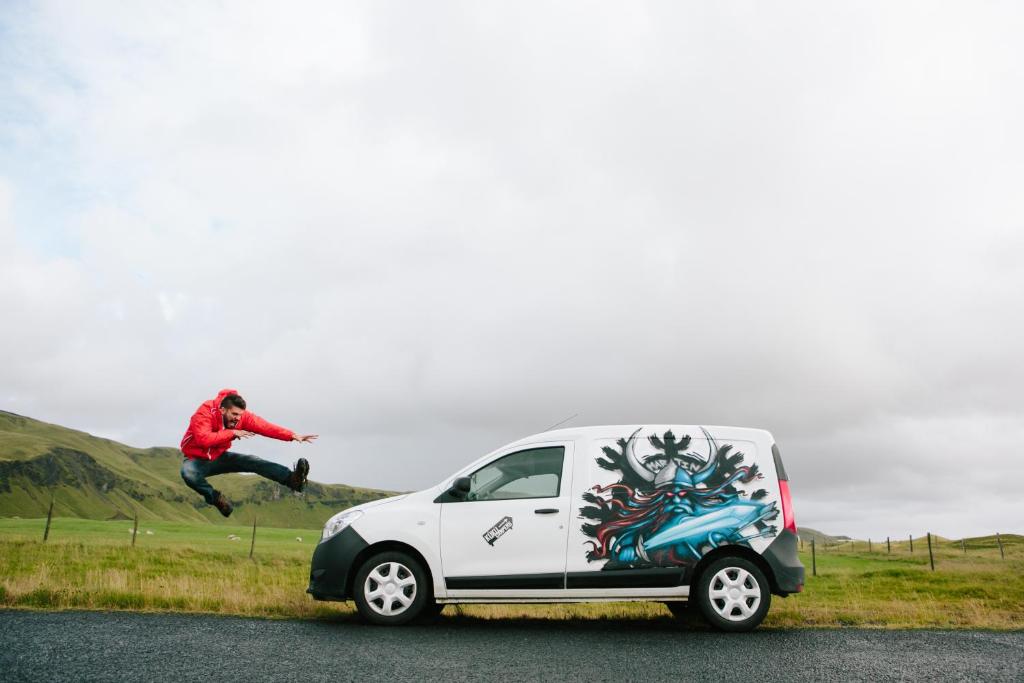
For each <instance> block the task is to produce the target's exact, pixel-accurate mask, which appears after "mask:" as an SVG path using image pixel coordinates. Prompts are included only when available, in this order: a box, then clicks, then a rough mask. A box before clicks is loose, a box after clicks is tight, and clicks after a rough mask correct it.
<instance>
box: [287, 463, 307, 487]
mask: <svg viewBox="0 0 1024 683" xmlns="http://www.w3.org/2000/svg"><path fill="white" fill-rule="evenodd" d="M308 474H309V461H308V460H306V459H305V458H299V461H298V462H297V463H295V469H294V470H292V473H291V475H290V476H289V477H288V488H290V489H291V490H292V491H301V490H302V489H304V488H306V475H308Z"/></svg>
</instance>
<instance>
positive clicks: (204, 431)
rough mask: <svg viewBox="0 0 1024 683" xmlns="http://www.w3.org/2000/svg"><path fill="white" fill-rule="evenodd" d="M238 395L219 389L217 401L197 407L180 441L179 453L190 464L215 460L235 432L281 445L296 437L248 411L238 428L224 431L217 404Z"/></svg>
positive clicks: (241, 418) (239, 422) (234, 392)
mask: <svg viewBox="0 0 1024 683" xmlns="http://www.w3.org/2000/svg"><path fill="white" fill-rule="evenodd" d="M237 393H238V392H237V391H235V390H234V389H221V390H220V393H219V394H217V398H215V399H212V400H209V401H205V402H204V403H203V404H202V405H201V406H199V408H198V409H197V410H196V412H195V415H193V416H192V419H191V420H189V423H188V430H186V432H185V436H184V437H182V439H181V451H182V453H184V454H185V456H186V457H188V458H191V459H192V460H216V459H217V458H219V457H220V456H221V455H223V454H224V451H226V450H228V448H229V447H230V446H231V441H232V439H234V438H235V432H234V430H235V429H243V430H245V431H247V432H253V433H254V434H259V435H260V436H269V437H270V438H272V439H280V440H281V441H291V440H292V438H293V437H294V436H295V433H294V432H293V431H292V430H290V429H285V428H284V427H278V426H277V425H276V424H271V423H270V422H267V421H266V420H264V419H263V418H262V417H260V416H259V415H256V414H254V413H250V412H249V411H248V410H246V411H243V412H242V416H241V417H240V418H238V424H237V425H235V426H234V427H233V428H232V429H227V428H225V427H224V416H223V415H221V413H220V403H221V401H223V400H224V397H225V396H228V395H229V394H237Z"/></svg>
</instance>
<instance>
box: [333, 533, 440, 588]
mask: <svg viewBox="0 0 1024 683" xmlns="http://www.w3.org/2000/svg"><path fill="white" fill-rule="evenodd" d="M388 551H399V552H403V553H408V554H409V555H411V556H412V557H413V559H415V560H416V561H417V562H419V563H420V566H421V567H423V571H425V572H426V573H427V587H428V588H429V590H430V594H431V597H433V593H434V575H433V573H432V572H431V571H430V563H429V562H427V558H426V557H424V556H423V553H421V552H420V551H419V550H417V549H416V548H415V547H413V546H411V545H409V544H408V543H402V542H401V541H378V542H377V543H374V544H372V545H368V546H366V547H365V548H363V549H362V550H361V551H359V554H358V555H356V557H355V559H354V560H352V571H350V572H349V575H348V579H347V583H346V586H345V594H346V595H350V596H354V595H355V583H356V574H358V573H359V568H360V567H362V566H363V562H366V560H368V559H369V558H371V557H373V556H374V555H376V554H377V553H384V552H388Z"/></svg>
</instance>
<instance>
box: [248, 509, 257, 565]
mask: <svg viewBox="0 0 1024 683" xmlns="http://www.w3.org/2000/svg"><path fill="white" fill-rule="evenodd" d="M254 548H256V515H253V516H252V543H250V544H249V559H250V560H251V559H252V551H253V549H254Z"/></svg>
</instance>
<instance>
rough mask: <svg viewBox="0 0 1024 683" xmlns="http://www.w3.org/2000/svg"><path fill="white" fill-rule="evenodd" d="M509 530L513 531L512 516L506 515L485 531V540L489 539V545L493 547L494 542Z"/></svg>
mask: <svg viewBox="0 0 1024 683" xmlns="http://www.w3.org/2000/svg"><path fill="white" fill-rule="evenodd" d="M509 531H512V518H511V517H509V516H508V515H506V516H504V517H502V518H501V519H499V520H498V523H497V524H495V525H494V526H492V527H491V528H490V529H488V530H487V531H485V532H484V540H485V541H487V545H489V546H491V547H492V548H493V547H494V542H495V541H497V540H498V539H499V538H501V537H502V536H504V535H505V534H506V533H507V532H509Z"/></svg>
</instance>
